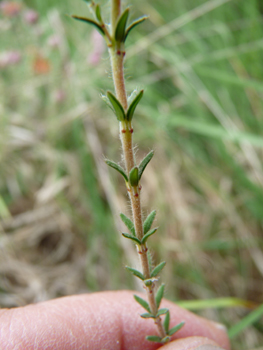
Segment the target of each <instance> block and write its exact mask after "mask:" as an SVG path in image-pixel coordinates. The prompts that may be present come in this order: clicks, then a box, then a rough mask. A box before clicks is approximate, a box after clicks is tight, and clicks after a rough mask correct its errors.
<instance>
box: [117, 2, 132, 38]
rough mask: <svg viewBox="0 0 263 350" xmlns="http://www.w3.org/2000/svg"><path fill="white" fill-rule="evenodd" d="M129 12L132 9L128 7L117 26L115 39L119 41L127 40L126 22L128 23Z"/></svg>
mask: <svg viewBox="0 0 263 350" xmlns="http://www.w3.org/2000/svg"><path fill="white" fill-rule="evenodd" d="M129 12H130V9H129V8H127V9H126V10H125V11H124V12H123V13H122V14H121V16H120V18H119V20H118V23H117V26H116V30H115V40H116V41H117V42H120V43H122V42H124V41H125V31H126V24H127V20H128V17H129Z"/></svg>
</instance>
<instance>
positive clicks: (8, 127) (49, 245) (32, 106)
mask: <svg viewBox="0 0 263 350" xmlns="http://www.w3.org/2000/svg"><path fill="white" fill-rule="evenodd" d="M101 3H102V4H103V8H104V11H106V12H107V11H108V6H109V5H108V2H107V1H101ZM6 4H9V5H8V6H9V7H8V6H7V5H6ZM129 4H130V3H129ZM0 9H1V10H0V11H1V17H0V51H1V52H0V75H1V81H0V130H1V138H0V159H1V167H0V193H1V197H0V216H1V233H0V305H1V306H2V307H13V306H18V305H25V304H27V303H31V302H37V301H41V300H46V299H50V298H54V297H58V296H63V295H68V294H73V293H82V292H93V291H100V290H109V289H123V288H129V289H130V288H140V287H139V286H137V285H136V281H135V280H133V279H132V277H131V276H130V274H129V273H127V272H126V271H125V269H124V266H125V265H126V264H129V265H130V266H134V267H136V264H138V263H137V258H136V254H135V253H134V247H133V246H132V245H131V244H130V243H129V242H125V240H124V239H122V238H121V230H122V227H121V223H120V220H119V216H118V213H119V212H120V211H123V210H124V209H123V208H125V207H126V205H127V197H126V195H125V188H124V186H123V185H122V183H121V180H120V178H119V176H118V174H117V173H116V172H114V171H111V170H109V169H107V168H106V166H105V164H104V161H103V155H104V156H107V157H108V158H110V159H114V160H118V159H119V160H121V159H120V144H119V140H118V130H117V129H118V126H117V124H116V122H115V118H114V116H113V114H112V112H111V111H110V110H109V109H108V108H107V106H106V105H105V104H104V103H103V102H102V100H101V98H100V95H101V94H103V93H105V91H106V90H107V89H112V83H111V80H110V79H109V76H110V70H109V59H108V53H107V50H106V48H105V47H104V46H103V44H102V42H101V41H100V37H98V36H96V35H95V33H94V32H93V31H92V28H89V27H88V26H86V25H84V24H82V23H77V22H75V21H73V20H71V19H70V18H69V17H67V16H66V15H67V14H73V13H75V14H83V15H84V13H86V14H87V15H88V10H87V8H86V6H85V4H84V3H83V2H81V1H70V0H66V1H62V0H56V1H53V0H52V1H51V0H49V1H48V0H46V1H42V0H27V1H22V2H16V3H14V2H12V3H11V5H10V2H6V1H2V2H0ZM29 9H33V10H34V11H36V13H35V17H34V16H33V12H31V17H30V15H29ZM132 12H133V14H134V17H135V16H140V15H142V14H149V16H150V17H149V20H148V21H147V23H146V22H145V23H144V24H143V25H142V26H140V27H138V29H136V30H134V32H133V33H132V35H131V36H130V38H129V39H128V41H129V42H128V52H127V61H126V69H127V70H126V75H127V81H128V89H129V91H130V92H131V91H132V89H134V88H136V87H138V88H144V89H145V95H144V98H143V101H142V103H141V104H140V106H141V107H140V108H138V113H137V116H136V118H135V120H134V129H135V142H136V144H138V145H139V150H138V152H137V157H138V159H141V158H142V156H143V155H145V153H146V152H147V151H149V150H150V149H152V148H153V149H154V150H155V156H154V158H153V161H152V162H151V164H150V165H149V166H148V168H147V170H146V171H147V172H148V177H149V178H150V181H149V182H147V183H145V182H143V183H142V185H143V194H144V207H145V214H147V213H149V212H150V210H152V209H155V208H158V213H157V221H158V226H159V227H160V229H159V230H158V234H156V236H155V237H154V238H153V239H152V240H151V242H152V251H153V252H154V253H153V260H154V261H155V262H156V263H158V262H160V261H161V259H164V260H166V261H167V266H166V268H165V270H164V273H163V280H164V282H165V283H166V296H167V298H170V299H171V300H174V301H176V300H181V301H182V300H184V301H185V300H189V301H191V304H185V305H186V306H188V307H190V308H191V309H193V310H195V311H196V312H198V313H200V314H201V315H203V316H205V317H209V318H210V319H213V320H215V321H218V322H222V323H224V324H226V325H227V327H228V328H229V329H230V335H231V336H232V342H233V347H234V348H236V349H241V350H243V349H244V350H245V349H246V350H247V349H250V350H251V349H254V348H255V349H262V348H259V346H260V345H261V346H262V344H263V321H262V313H263V310H262V306H261V308H260V307H259V308H257V307H258V306H259V305H260V303H262V302H263V300H262V290H263V278H262V277H263V251H262V247H263V236H262V223H263V221H262V209H263V172H262V166H263V162H262V156H263V152H262V150H263V138H262V133H263V115H262V111H263V108H262V106H263V102H262V98H263V64H262V62H263V61H262V57H263V56H262V49H263V39H262V37H263V18H262V13H263V6H262V3H261V1H260V0H250V1H246V0H239V1H237V0H236V1H235V0H232V1H231V0H209V1H205V0H195V1H193V0H189V1H184V0H173V1H168V2H164V1H163V0H155V1H138V0H134V1H132ZM36 15H37V16H36ZM126 214H129V211H128V210H127V211H126ZM229 298H231V299H229ZM239 299H242V300H239ZM253 309H254V311H252V310H253ZM251 312H252V314H251ZM248 314H249V315H250V316H248V317H247V315H248ZM251 315H252V317H251ZM240 321H241V323H240Z"/></svg>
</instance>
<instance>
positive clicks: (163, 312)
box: [156, 308, 169, 317]
mask: <svg viewBox="0 0 263 350" xmlns="http://www.w3.org/2000/svg"><path fill="white" fill-rule="evenodd" d="M168 311H169V310H168V309H166V308H164V309H160V310H158V312H157V314H156V317H158V316H161V315H165V314H167V312H168Z"/></svg>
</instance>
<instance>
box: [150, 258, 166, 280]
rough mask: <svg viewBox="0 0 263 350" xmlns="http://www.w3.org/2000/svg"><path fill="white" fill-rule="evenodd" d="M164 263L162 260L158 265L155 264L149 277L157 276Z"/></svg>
mask: <svg viewBox="0 0 263 350" xmlns="http://www.w3.org/2000/svg"><path fill="white" fill-rule="evenodd" d="M165 265H166V262H165V261H163V262H161V263H160V264H159V265H157V266H155V268H154V269H153V270H152V273H151V277H155V276H157V275H158V274H159V272H161V271H162V269H163V268H164V266H165Z"/></svg>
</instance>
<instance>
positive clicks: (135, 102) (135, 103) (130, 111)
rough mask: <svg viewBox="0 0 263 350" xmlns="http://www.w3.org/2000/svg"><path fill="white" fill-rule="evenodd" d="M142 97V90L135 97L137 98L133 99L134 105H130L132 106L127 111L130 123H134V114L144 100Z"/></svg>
mask: <svg viewBox="0 0 263 350" xmlns="http://www.w3.org/2000/svg"><path fill="white" fill-rule="evenodd" d="M142 95H143V90H141V91H140V92H139V93H138V94H137V95H136V96H135V98H134V99H133V101H132V103H131V104H130V106H129V108H128V111H127V115H126V117H127V120H128V121H132V117H133V114H134V112H135V109H136V107H137V105H138V103H139V102H140V100H141V98H142Z"/></svg>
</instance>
